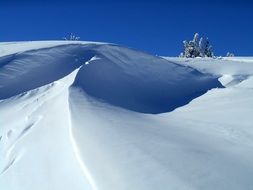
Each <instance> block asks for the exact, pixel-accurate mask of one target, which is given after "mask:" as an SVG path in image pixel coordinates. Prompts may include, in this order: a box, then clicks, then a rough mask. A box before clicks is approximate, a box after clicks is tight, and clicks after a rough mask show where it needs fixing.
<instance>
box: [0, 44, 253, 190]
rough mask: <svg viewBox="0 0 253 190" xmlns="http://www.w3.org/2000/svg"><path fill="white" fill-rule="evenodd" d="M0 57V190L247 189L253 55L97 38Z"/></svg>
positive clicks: (6, 51) (7, 48) (13, 47)
mask: <svg viewBox="0 0 253 190" xmlns="http://www.w3.org/2000/svg"><path fill="white" fill-rule="evenodd" d="M1 48H2V49H1ZM0 55H1V56H0V59H1V61H0V97H1V98H0V99H1V100H0V189H4V190H33V189H36V190H45V189H46V190H55V189H63V190H65V189H66V190H69V189H75V190H91V189H92V190H112V189H117V190H129V189H131V190H154V189H157V190H164V189H172V190H175V189H180V190H213V189H217V190H226V189H230V190H238V189H244V190H251V189H252V186H253V182H252V176H253V151H252V147H253V140H252V139H253V130H252V123H253V119H252V116H251V115H252V114H251V113H252V112H253V91H252V88H253V80H252V79H253V73H252V69H253V61H252V59H250V58H249V59H246V58H243V59H240V58H234V59H236V60H224V59H222V60H214V59H192V60H190V61H189V60H185V59H179V58H166V59H168V60H166V59H163V58H159V57H154V56H152V55H148V54H146V53H142V52H138V51H135V50H131V49H128V48H123V47H120V46H117V45H112V44H101V43H93V42H92V43H91V42H24V43H5V44H1V43H0ZM244 60H247V61H244ZM219 63H220V64H219ZM219 81H221V83H222V84H223V85H224V86H226V88H223V86H222V85H221V84H220V82H219ZM217 87H218V88H217ZM219 87H221V88H219ZM175 108H177V109H175ZM168 111H170V112H168ZM154 113H156V114H154ZM158 113H160V114H158Z"/></svg>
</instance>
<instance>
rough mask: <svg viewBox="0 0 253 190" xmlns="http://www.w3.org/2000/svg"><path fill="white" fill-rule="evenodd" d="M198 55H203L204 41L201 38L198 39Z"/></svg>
mask: <svg viewBox="0 0 253 190" xmlns="http://www.w3.org/2000/svg"><path fill="white" fill-rule="evenodd" d="M199 56H200V57H204V41H203V38H200V40H199Z"/></svg>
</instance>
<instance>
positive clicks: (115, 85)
mask: <svg viewBox="0 0 253 190" xmlns="http://www.w3.org/2000/svg"><path fill="white" fill-rule="evenodd" d="M81 65H83V66H82V68H81V69H80V71H79V72H78V74H77V76H76V80H75V81H74V84H73V85H74V86H75V87H79V88H81V89H82V90H84V91H85V92H86V93H87V94H88V95H90V96H92V97H95V98H98V99H99V100H102V101H105V102H107V103H109V104H112V105H114V106H119V107H122V108H125V109H129V110H133V111H137V112H143V113H162V112H168V111H171V110H173V109H175V108H177V107H179V106H182V105H185V104H187V103H188V102H190V101H191V100H192V99H194V98H196V97H198V96H200V95H202V94H204V93H205V92H206V91H207V90H209V89H211V88H216V87H221V84H220V83H219V82H218V80H217V78H215V77H212V76H210V75H207V74H206V75H204V74H201V73H200V72H198V71H196V70H194V69H191V68H187V67H183V66H179V65H176V64H174V63H172V62H168V61H166V60H164V59H161V58H159V57H155V56H151V55H148V54H145V53H141V52H137V51H134V50H130V49H127V48H122V47H119V46H116V45H94V44H90V45H67V46H66V45H65V46H60V47H55V48H47V49H41V50H33V51H28V52H23V53H17V54H14V55H9V56H5V57H2V58H1V60H0V99H6V98H9V97H12V96H14V95H18V94H20V93H23V92H26V91H29V90H31V89H35V88H38V87H40V86H43V85H46V84H49V83H51V82H53V81H56V80H59V79H60V78H62V77H64V76H66V75H68V74H69V73H70V72H72V71H73V70H75V69H76V68H78V67H80V66H81Z"/></svg>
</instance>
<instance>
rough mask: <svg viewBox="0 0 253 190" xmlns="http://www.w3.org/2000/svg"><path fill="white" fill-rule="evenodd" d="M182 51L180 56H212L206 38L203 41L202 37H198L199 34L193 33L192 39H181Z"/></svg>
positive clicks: (210, 47)
mask: <svg viewBox="0 0 253 190" xmlns="http://www.w3.org/2000/svg"><path fill="white" fill-rule="evenodd" d="M183 44H184V52H183V53H181V54H180V57H187V58H194V57H213V56H214V53H213V50H212V46H211V45H210V42H209V40H208V38H206V40H205V41H204V40H203V38H200V39H199V34H198V33H195V34H194V37H193V40H191V41H186V40H185V41H183Z"/></svg>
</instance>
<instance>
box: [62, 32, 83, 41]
mask: <svg viewBox="0 0 253 190" xmlns="http://www.w3.org/2000/svg"><path fill="white" fill-rule="evenodd" d="M63 39H64V40H70V41H78V40H80V37H78V36H76V35H75V34H73V33H70V35H69V37H64V38H63Z"/></svg>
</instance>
